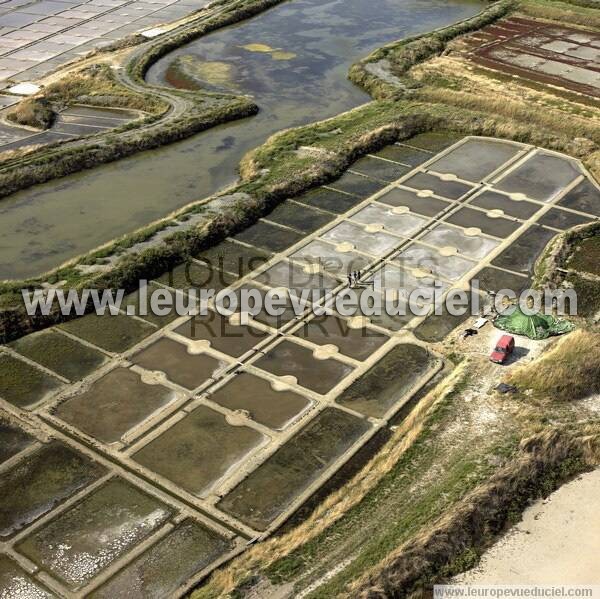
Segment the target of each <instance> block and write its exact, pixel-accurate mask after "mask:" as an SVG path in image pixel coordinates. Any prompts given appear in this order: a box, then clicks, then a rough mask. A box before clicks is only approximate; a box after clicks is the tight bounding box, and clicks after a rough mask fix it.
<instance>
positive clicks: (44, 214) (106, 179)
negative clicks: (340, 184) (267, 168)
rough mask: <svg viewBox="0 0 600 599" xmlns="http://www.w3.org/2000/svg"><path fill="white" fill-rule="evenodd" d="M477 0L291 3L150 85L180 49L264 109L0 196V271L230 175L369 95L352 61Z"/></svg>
mask: <svg viewBox="0 0 600 599" xmlns="http://www.w3.org/2000/svg"><path fill="white" fill-rule="evenodd" d="M482 6H483V3H479V2H473V1H471V0H452V1H451V2H450V1H442V0H380V1H379V2H376V3H373V2H367V1H365V0H345V1H344V2H341V1H340V0H325V1H323V0H294V1H293V2H286V3H283V4H281V5H280V6H277V7H275V8H274V9H272V10H270V11H268V12H266V13H263V14H261V15H258V16H257V17H255V18H254V19H251V20H250V21H246V22H243V23H240V24H238V25H236V26H233V27H229V28H227V29H224V30H221V31H217V32H214V33H212V34H210V35H208V36H206V37H204V38H201V39H199V40H197V41H195V42H192V43H190V44H188V45H187V46H184V47H182V48H180V49H179V50H177V51H175V52H173V53H171V54H170V55H168V56H166V57H165V58H163V59H162V60H161V61H159V62H158V63H157V64H156V65H155V66H154V67H153V68H152V69H151V71H150V73H149V80H150V81H151V82H153V83H163V82H164V75H165V72H166V71H167V69H168V68H169V66H170V65H171V63H172V62H173V61H174V60H176V59H177V58H179V57H184V56H185V57H188V58H186V59H185V61H187V63H189V65H190V66H191V68H192V70H194V65H195V67H196V68H195V72H196V74H197V76H198V77H199V78H200V80H202V79H205V80H206V79H209V80H210V79H212V85H213V86H214V85H216V87H219V88H222V87H225V88H229V89H231V90H234V91H236V92H244V93H251V94H253V95H254V96H255V98H256V101H257V103H258V104H259V105H260V108H261V113H260V114H259V115H258V116H256V117H253V118H250V119H245V120H243V121H239V122H236V123H231V124H229V125H225V126H222V127H218V128H216V129H213V130H211V131H207V132H204V133H201V134H199V135H196V136H194V137H192V138H190V139H188V140H186V141H182V142H180V143H177V144H172V145H170V146H168V147H165V148H162V149H160V150H156V151H152V152H144V153H142V154H139V155H136V156H133V157H131V158H128V159H126V160H122V161H119V162H118V163H115V164H109V165H105V166H101V167H98V168H95V169H93V170H91V171H87V172H82V173H80V174H77V175H73V176H71V177H67V178H64V179H61V180H58V181H56V182H54V183H48V184H45V185H38V186H36V187H34V188H31V189H29V190H26V191H24V192H21V193H19V194H15V195H13V196H11V197H9V198H7V199H4V200H2V201H1V202H0V222H1V223H2V225H1V227H0V248H1V254H0V279H2V278H16V277H26V276H31V275H36V274H39V273H41V272H43V271H45V270H47V269H50V268H52V267H54V266H56V265H57V264H60V263H62V262H64V261H65V260H67V259H69V258H72V257H73V256H76V255H77V254H80V253H82V252H85V251H87V250H90V249H92V248H94V247H96V246H98V245H100V244H102V243H105V242H106V241H108V240H110V239H113V238H115V237H117V236H119V235H122V234H124V233H128V232H130V231H131V230H133V229H135V228H136V227H139V226H141V225H144V224H147V223H149V222H152V221H153V220H155V219H157V218H160V217H163V216H165V215H166V214H168V213H169V212H171V211H172V210H173V209H175V208H178V207H180V206H183V205H185V204H187V203H189V202H191V201H193V200H197V199H200V198H202V197H205V196H207V195H209V194H211V193H213V192H215V191H217V190H218V189H221V188H223V187H224V186H226V185H228V184H230V183H232V182H233V181H234V180H235V178H236V169H237V166H238V163H239V160H240V158H241V157H242V156H243V155H244V154H245V153H246V152H247V151H248V150H250V149H252V148H254V147H256V146H257V145H259V144H261V143H262V142H263V141H264V140H265V139H266V138H267V137H268V136H269V135H270V134H272V133H274V132H276V131H279V130H281V129H285V128H287V127H293V126H297V125H302V124H305V123H309V122H313V121H317V120H321V119H324V118H327V117H330V116H333V115H335V114H338V113H340V112H342V111H344V110H348V109H350V108H352V107H355V106H357V105H359V104H361V103H363V102H367V101H368V100H369V96H367V95H366V94H365V93H364V92H363V91H362V90H360V89H359V88H357V87H355V86H354V85H353V84H352V83H351V82H350V81H348V79H347V73H348V68H349V67H350V65H351V64H352V63H353V62H355V61H356V60H357V59H359V58H361V57H363V56H365V55H366V54H367V53H368V52H369V51H371V50H372V49H374V48H376V47H378V46H380V45H382V44H383V43H387V42H390V41H392V40H395V39H399V38H402V37H406V36H408V35H412V34H415V33H419V32H423V31H428V30H431V29H433V28H436V27H440V26H443V25H446V24H449V23H452V22H454V21H457V20H459V19H462V18H465V17H468V16H470V15H473V14H475V13H476V12H478V11H479V10H480V9H481V7H482ZM267 47H268V49H267ZM257 50H264V51H257ZM205 61H208V62H210V63H212V64H211V65H208V66H206V64H204V63H205ZM203 64H204V66H203ZM209 83H210V82H209ZM167 173H168V176H165V175H166V174H167Z"/></svg>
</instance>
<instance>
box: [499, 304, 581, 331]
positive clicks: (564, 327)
mask: <svg viewBox="0 0 600 599" xmlns="http://www.w3.org/2000/svg"><path fill="white" fill-rule="evenodd" d="M494 326H495V327H496V328H498V329H500V330H502V331H506V332H507V333H512V334H513V335H525V336H526V337H529V338H530V339H546V338H547V337H550V336H551V335H562V334H563V333H568V332H569V331H572V330H573V329H574V328H575V325H574V324H573V323H571V322H569V321H568V320H562V319H559V318H554V316H546V315H544V314H532V315H531V316H528V315H527V314H524V313H523V312H522V311H521V309H520V308H519V307H518V306H517V307H516V309H515V311H514V312H513V313H512V314H506V315H504V314H502V315H500V316H498V318H496V320H495V321H494Z"/></svg>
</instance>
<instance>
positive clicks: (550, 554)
mask: <svg viewBox="0 0 600 599" xmlns="http://www.w3.org/2000/svg"><path fill="white" fill-rule="evenodd" d="M455 582H456V583H469V584H600V469H597V470H595V471H593V472H590V473H587V474H585V475H583V476H581V477H579V478H577V479H576V480H574V481H572V482H570V483H569V484H567V485H564V486H563V487H561V488H560V489H559V490H558V491H556V492H555V493H553V494H552V495H550V496H549V497H548V499H546V500H544V501H538V502H536V503H535V504H534V505H532V506H531V507H530V508H528V509H527V510H526V511H525V512H524V514H523V520H522V522H520V523H519V524H517V525H516V526H515V527H514V528H513V529H512V530H511V531H510V532H509V533H508V534H507V535H506V536H505V537H504V538H503V539H501V540H500V541H499V542H498V543H496V545H494V546H493V547H492V548H491V549H490V550H489V551H488V552H487V553H486V554H484V556H483V558H482V560H481V563H480V565H479V567H477V568H475V569H473V570H471V571H469V572H465V573H464V574H462V575H460V576H458V577H457V578H456V579H455Z"/></svg>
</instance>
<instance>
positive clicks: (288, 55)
mask: <svg viewBox="0 0 600 599" xmlns="http://www.w3.org/2000/svg"><path fill="white" fill-rule="evenodd" d="M240 48H243V49H244V50H248V52H257V53H259V54H270V55H271V58H272V59H273V60H292V59H294V58H296V56H298V55H297V54H296V53H295V52H285V51H284V50H281V49H279V48H271V46H269V45H267V44H246V45H245V46H240Z"/></svg>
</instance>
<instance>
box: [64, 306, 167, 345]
mask: <svg viewBox="0 0 600 599" xmlns="http://www.w3.org/2000/svg"><path fill="white" fill-rule="evenodd" d="M60 327H61V328H62V329H63V330H65V331H67V332H69V333H71V334H72V335H75V336H76V337H79V338H80V339H83V340H84V341H88V342H89V343H92V344H93V345H96V346H98V347H100V348H102V349H104V350H106V351H110V352H115V353H120V352H124V351H126V350H128V349H129V348H130V347H133V346H134V345H135V344H136V343H139V342H140V341H141V340H142V339H144V338H145V337H147V336H148V335H151V334H152V333H154V332H155V331H156V328H155V327H153V326H152V325H151V324H149V323H146V322H143V321H141V320H137V319H135V318H131V317H129V316H126V315H125V314H117V315H116V316H111V315H108V314H106V315H104V316H98V315H97V314H89V315H88V316H83V317H81V318H76V319H75V320H70V321H69V322H66V323H64V324H61V325H60Z"/></svg>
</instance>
